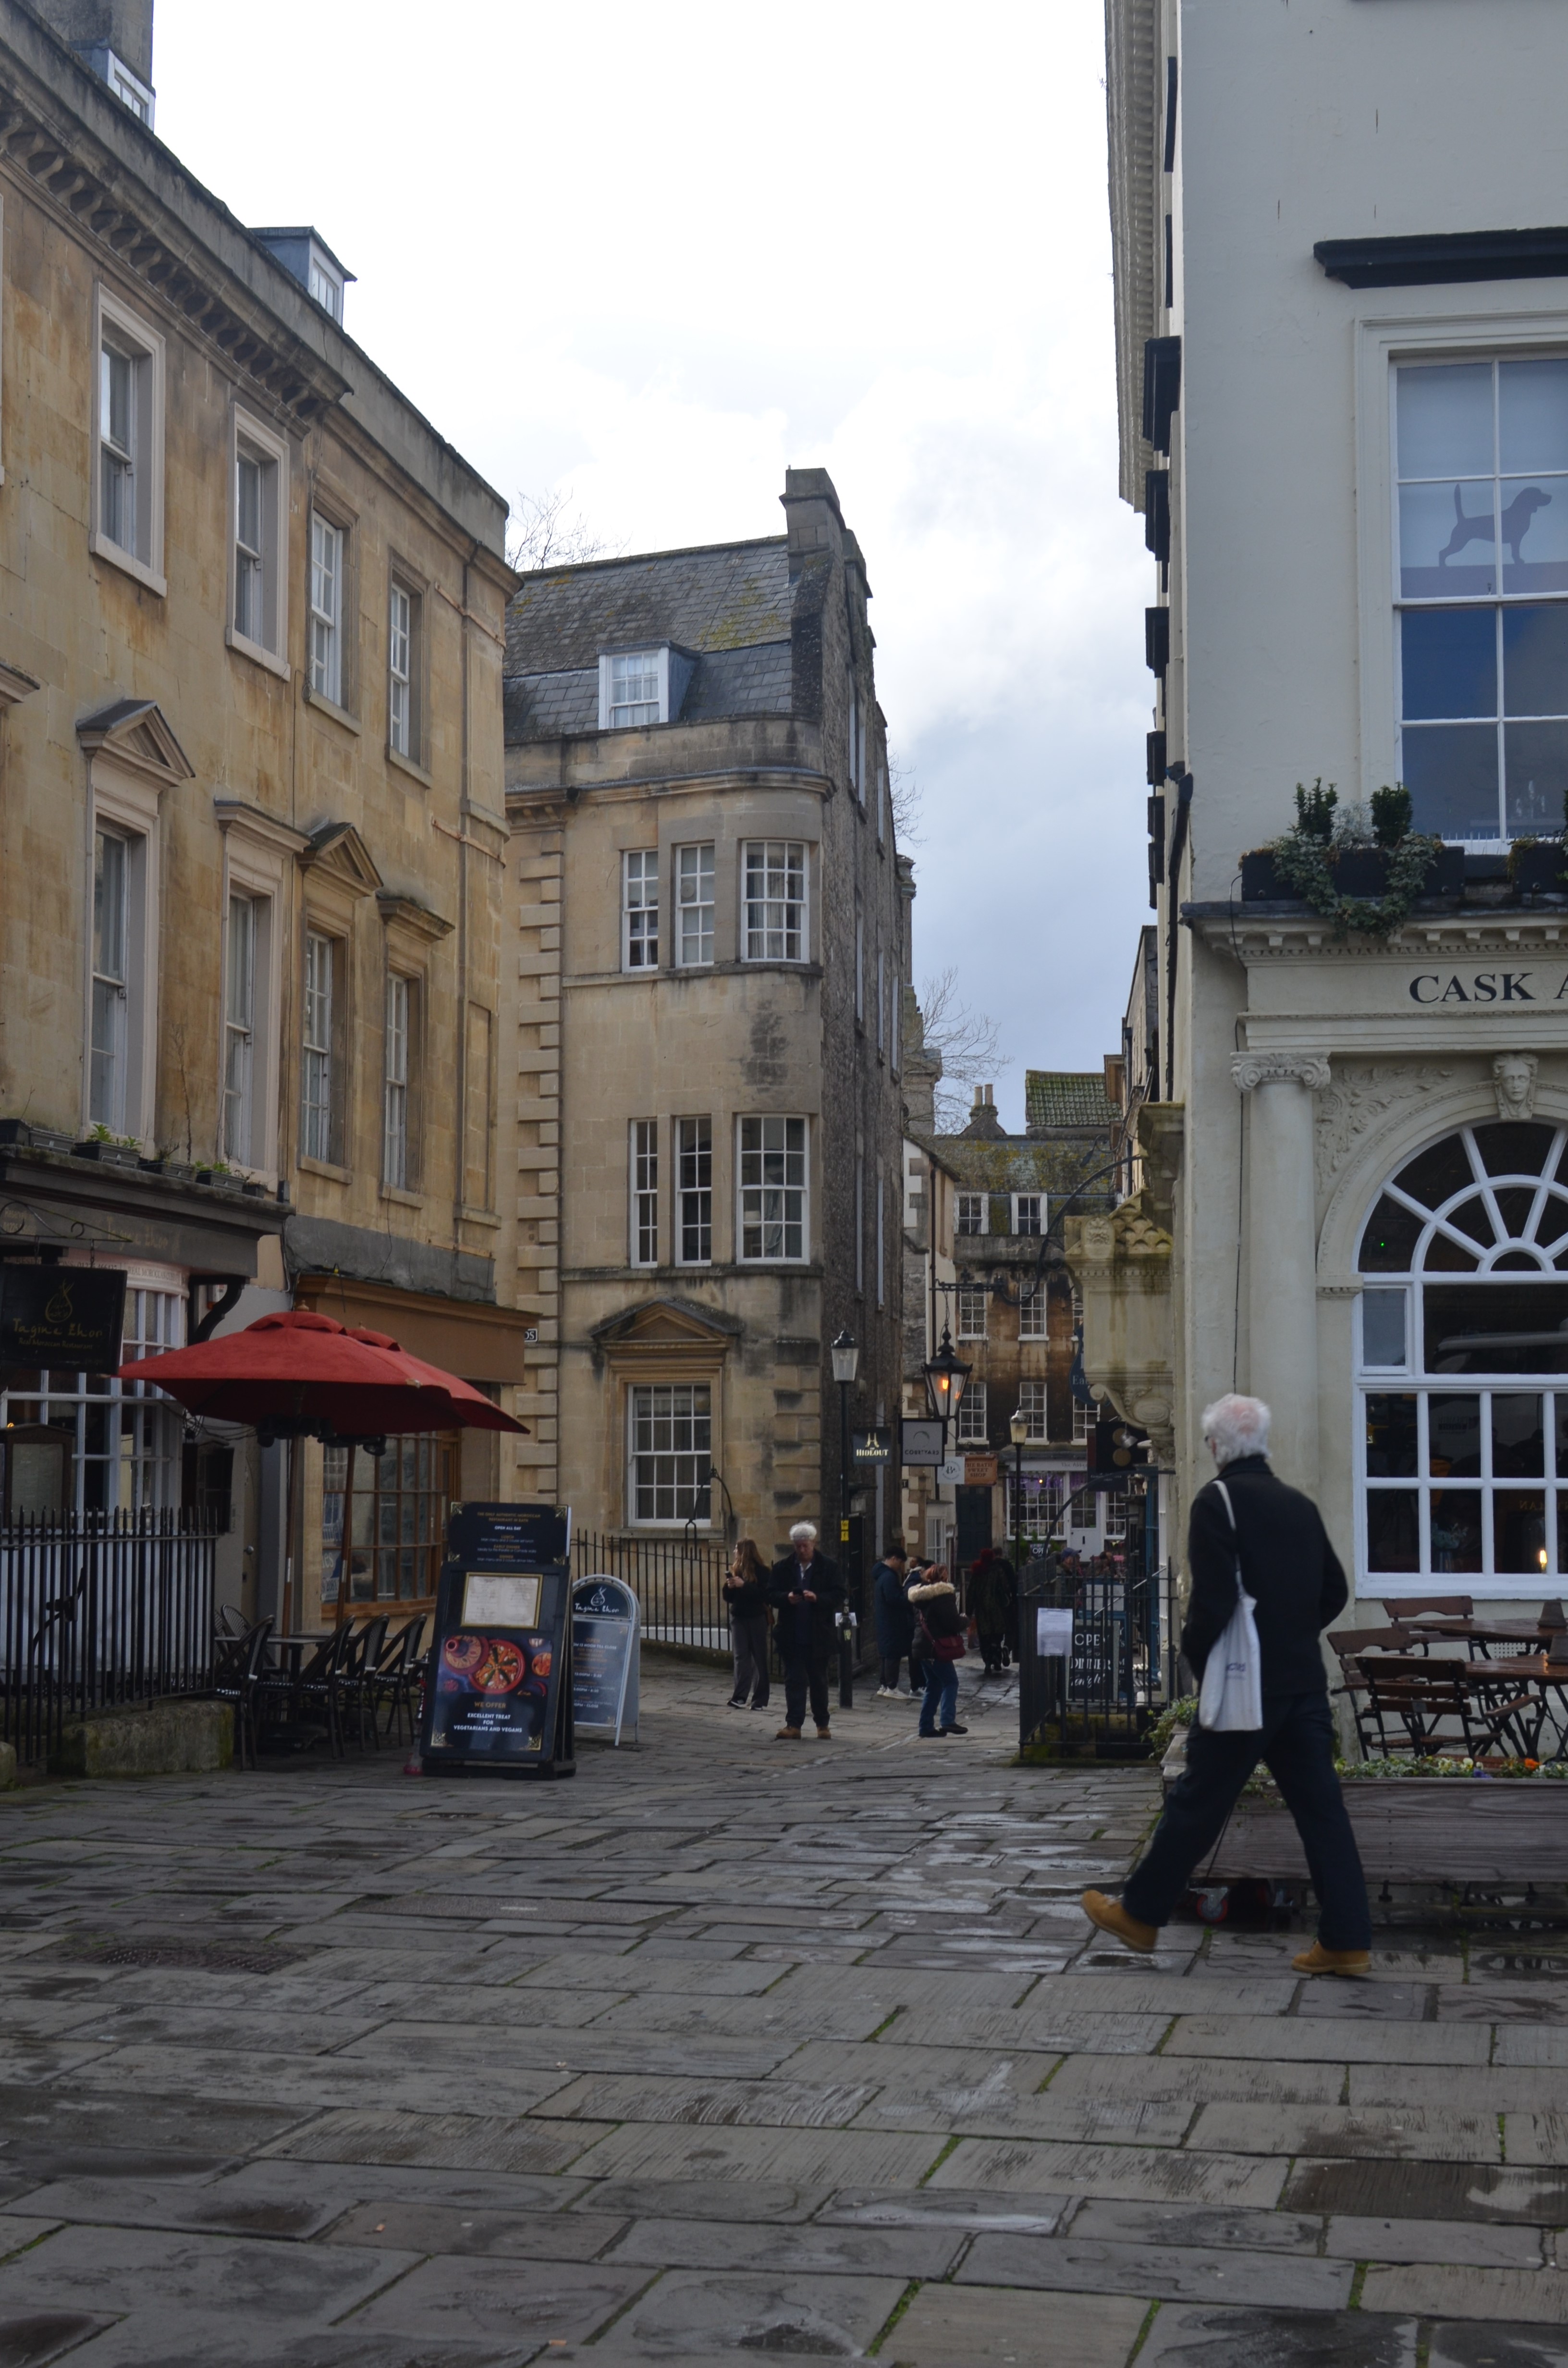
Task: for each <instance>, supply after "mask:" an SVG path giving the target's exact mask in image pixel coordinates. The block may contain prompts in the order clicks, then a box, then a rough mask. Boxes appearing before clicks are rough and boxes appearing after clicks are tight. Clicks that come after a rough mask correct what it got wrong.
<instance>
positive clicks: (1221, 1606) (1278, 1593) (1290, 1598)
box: [1181, 1455, 1350, 1694]
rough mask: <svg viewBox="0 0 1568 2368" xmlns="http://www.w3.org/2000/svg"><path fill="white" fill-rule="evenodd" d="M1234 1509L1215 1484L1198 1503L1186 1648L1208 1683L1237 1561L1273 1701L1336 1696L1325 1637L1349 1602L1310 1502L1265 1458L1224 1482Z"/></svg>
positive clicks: (1234, 1468)
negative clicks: (1228, 1510) (1230, 1515)
mask: <svg viewBox="0 0 1568 2368" xmlns="http://www.w3.org/2000/svg"><path fill="white" fill-rule="evenodd" d="M1220 1478H1221V1480H1223V1482H1224V1484H1225V1486H1226V1488H1227V1489H1228V1491H1229V1492H1230V1498H1231V1503H1232V1504H1233V1507H1234V1508H1235V1515H1236V1533H1235V1536H1234V1537H1233V1536H1232V1534H1231V1525H1230V1522H1229V1521H1228V1520H1226V1518H1225V1500H1224V1498H1223V1497H1221V1494H1220V1489H1219V1485H1218V1483H1217V1482H1216V1481H1213V1480H1210V1483H1209V1485H1208V1486H1207V1487H1205V1488H1200V1489H1199V1492H1198V1494H1197V1496H1196V1497H1194V1498H1193V1500H1192V1519H1191V1521H1190V1523H1189V1524H1188V1528H1187V1568H1188V1570H1189V1572H1190V1573H1191V1576H1192V1595H1191V1599H1190V1600H1189V1601H1188V1604H1187V1624H1186V1626H1185V1627H1184V1628H1183V1630H1182V1632H1181V1649H1182V1651H1183V1652H1184V1653H1185V1654H1186V1655H1187V1659H1188V1661H1189V1662H1190V1663H1191V1665H1192V1667H1193V1668H1194V1669H1195V1670H1196V1671H1197V1672H1198V1674H1199V1676H1200V1677H1201V1675H1202V1674H1203V1665H1204V1663H1205V1661H1207V1659H1208V1658H1209V1656H1210V1652H1211V1651H1212V1649H1213V1647H1214V1646H1215V1645H1217V1644H1218V1642H1219V1640H1220V1638H1221V1635H1222V1634H1223V1633H1224V1630H1225V1626H1226V1623H1227V1622H1228V1621H1229V1619H1230V1617H1231V1614H1232V1612H1233V1611H1234V1610H1235V1608H1236V1555H1237V1551H1238V1547H1239V1551H1240V1554H1241V1565H1242V1582H1243V1585H1244V1587H1245V1588H1246V1591H1247V1593H1248V1594H1249V1595H1250V1596H1251V1597H1252V1598H1253V1599H1254V1600H1255V1602H1256V1606H1257V1612H1256V1619H1257V1643H1258V1650H1259V1652H1260V1654H1261V1656H1262V1658H1263V1691H1264V1692H1265V1693H1266V1694H1315V1693H1324V1692H1326V1691H1327V1689H1328V1672H1327V1670H1326V1669H1325V1668H1324V1659H1323V1651H1322V1647H1321V1646H1320V1645H1319V1643H1318V1637H1319V1635H1320V1634H1322V1632H1323V1630H1324V1628H1326V1627H1328V1625H1329V1624H1330V1622H1332V1621H1335V1620H1336V1619H1337V1618H1338V1617H1339V1614H1340V1613H1341V1612H1342V1611H1344V1609H1345V1606H1346V1603H1347V1602H1348V1601H1349V1599H1350V1590H1349V1588H1348V1587H1347V1586H1346V1580H1345V1573H1344V1571H1343V1570H1342V1569H1341V1567H1340V1563H1339V1557H1338V1555H1337V1554H1335V1551H1334V1548H1333V1547H1332V1546H1331V1545H1330V1543H1329V1542H1328V1532H1327V1531H1326V1530H1325V1529H1324V1525H1323V1516H1322V1515H1321V1514H1320V1512H1319V1511H1318V1508H1317V1507H1316V1506H1315V1505H1314V1504H1313V1503H1312V1498H1311V1497H1303V1496H1302V1494H1301V1490H1300V1489H1299V1488H1288V1487H1287V1486H1286V1485H1285V1483H1284V1481H1283V1480H1277V1479H1276V1478H1275V1476H1274V1474H1273V1473H1272V1472H1271V1471H1270V1470H1269V1468H1268V1459H1267V1456H1263V1455H1241V1456H1238V1457H1237V1458H1236V1461H1235V1462H1234V1463H1227V1464H1226V1466H1225V1468H1224V1470H1223V1472H1222V1473H1221V1474H1220Z"/></svg>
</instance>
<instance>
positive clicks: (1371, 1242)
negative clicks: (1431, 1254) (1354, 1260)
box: [1360, 1193, 1423, 1362]
mask: <svg viewBox="0 0 1568 2368" xmlns="http://www.w3.org/2000/svg"><path fill="white" fill-rule="evenodd" d="M1422 1223H1423V1220H1422V1219H1421V1218H1419V1217H1417V1216H1415V1215H1413V1213H1412V1212H1411V1211H1410V1210H1408V1209H1405V1208H1402V1207H1401V1206H1400V1203H1399V1202H1398V1201H1391V1200H1390V1199H1389V1198H1388V1196H1387V1194H1386V1193H1385V1194H1384V1196H1383V1198H1382V1199H1381V1201H1379V1202H1378V1205H1377V1207H1376V1208H1375V1209H1374V1210H1373V1212H1372V1213H1371V1215H1370V1216H1369V1218H1368V1220H1367V1229H1366V1232H1365V1233H1364V1234H1363V1235H1362V1236H1361V1254H1360V1266H1361V1271H1362V1273H1363V1274H1408V1273H1409V1271H1410V1269H1411V1265H1412V1263H1413V1261H1414V1259H1415V1245H1416V1243H1417V1242H1418V1241H1419V1240H1420V1238H1421V1227H1422ZM1401 1361H1402V1362H1403V1360H1401Z"/></svg>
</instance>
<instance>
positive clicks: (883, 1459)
mask: <svg viewBox="0 0 1568 2368" xmlns="http://www.w3.org/2000/svg"><path fill="white" fill-rule="evenodd" d="M849 1441H850V1444H849V1452H850V1456H851V1458H852V1459H853V1461H854V1462H855V1463H892V1426H891V1425H890V1424H887V1423H879V1424H878V1425H877V1427H876V1429H874V1430H852V1431H851V1432H850V1434H849Z"/></svg>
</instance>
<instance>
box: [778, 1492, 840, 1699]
mask: <svg viewBox="0 0 1568 2368" xmlns="http://www.w3.org/2000/svg"><path fill="white" fill-rule="evenodd" d="M767 1600H768V1601H769V1602H770V1603H771V1604H772V1605H773V1607H774V1610H775V1611H776V1613H777V1614H778V1652H779V1657H780V1658H781V1659H782V1661H783V1663H784V1705H785V1707H784V1724H783V1725H782V1726H781V1727H780V1728H779V1730H778V1737H777V1740H778V1742H780V1743H799V1741H800V1739H801V1727H802V1726H803V1725H805V1718H806V1697H807V1695H808V1693H809V1694H810V1696H811V1704H812V1717H813V1718H814V1719H815V1720H816V1723H817V1738H818V1740H819V1742H822V1743H829V1742H831V1741H832V1739H833V1729H832V1727H831V1726H830V1725H829V1724H828V1713H827V1668H828V1656H829V1655H830V1654H831V1652H832V1650H833V1641H834V1614H835V1611H839V1610H840V1609H841V1608H842V1606H843V1602H844V1583H843V1581H842V1580H841V1579H840V1577H839V1576H838V1565H837V1564H836V1563H835V1562H830V1561H829V1559H828V1557H827V1555H826V1554H819V1553H818V1552H817V1533H816V1530H815V1527H814V1526H813V1524H812V1522H810V1521H797V1522H796V1523H795V1526H794V1528H793V1529H792V1530H791V1531H790V1551H789V1553H788V1554H781V1555H780V1556H779V1558H778V1561H777V1562H776V1563H775V1564H774V1565H773V1568H772V1569H771V1571H770V1572H769V1573H768V1576H767Z"/></svg>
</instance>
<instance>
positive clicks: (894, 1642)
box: [871, 1562, 915, 1661]
mask: <svg viewBox="0 0 1568 2368" xmlns="http://www.w3.org/2000/svg"><path fill="white" fill-rule="evenodd" d="M903 1586H904V1582H903V1577H901V1576H900V1574H899V1573H898V1572H897V1571H896V1570H894V1568H893V1566H892V1564H891V1563H886V1562H880V1563H879V1564H878V1565H877V1567H876V1569H875V1570H874V1571H873V1572H872V1574H871V1604H872V1608H873V1610H874V1611H875V1612H876V1615H877V1650H878V1652H879V1653H880V1654H881V1656H882V1658H883V1659H884V1660H887V1661H896V1660H902V1659H903V1656H904V1654H905V1653H907V1652H908V1650H909V1640H910V1638H911V1636H913V1635H914V1634H915V1614H914V1612H913V1611H911V1610H910V1607H909V1603H908V1600H907V1599H906V1598H905V1595H904V1592H903Z"/></svg>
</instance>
